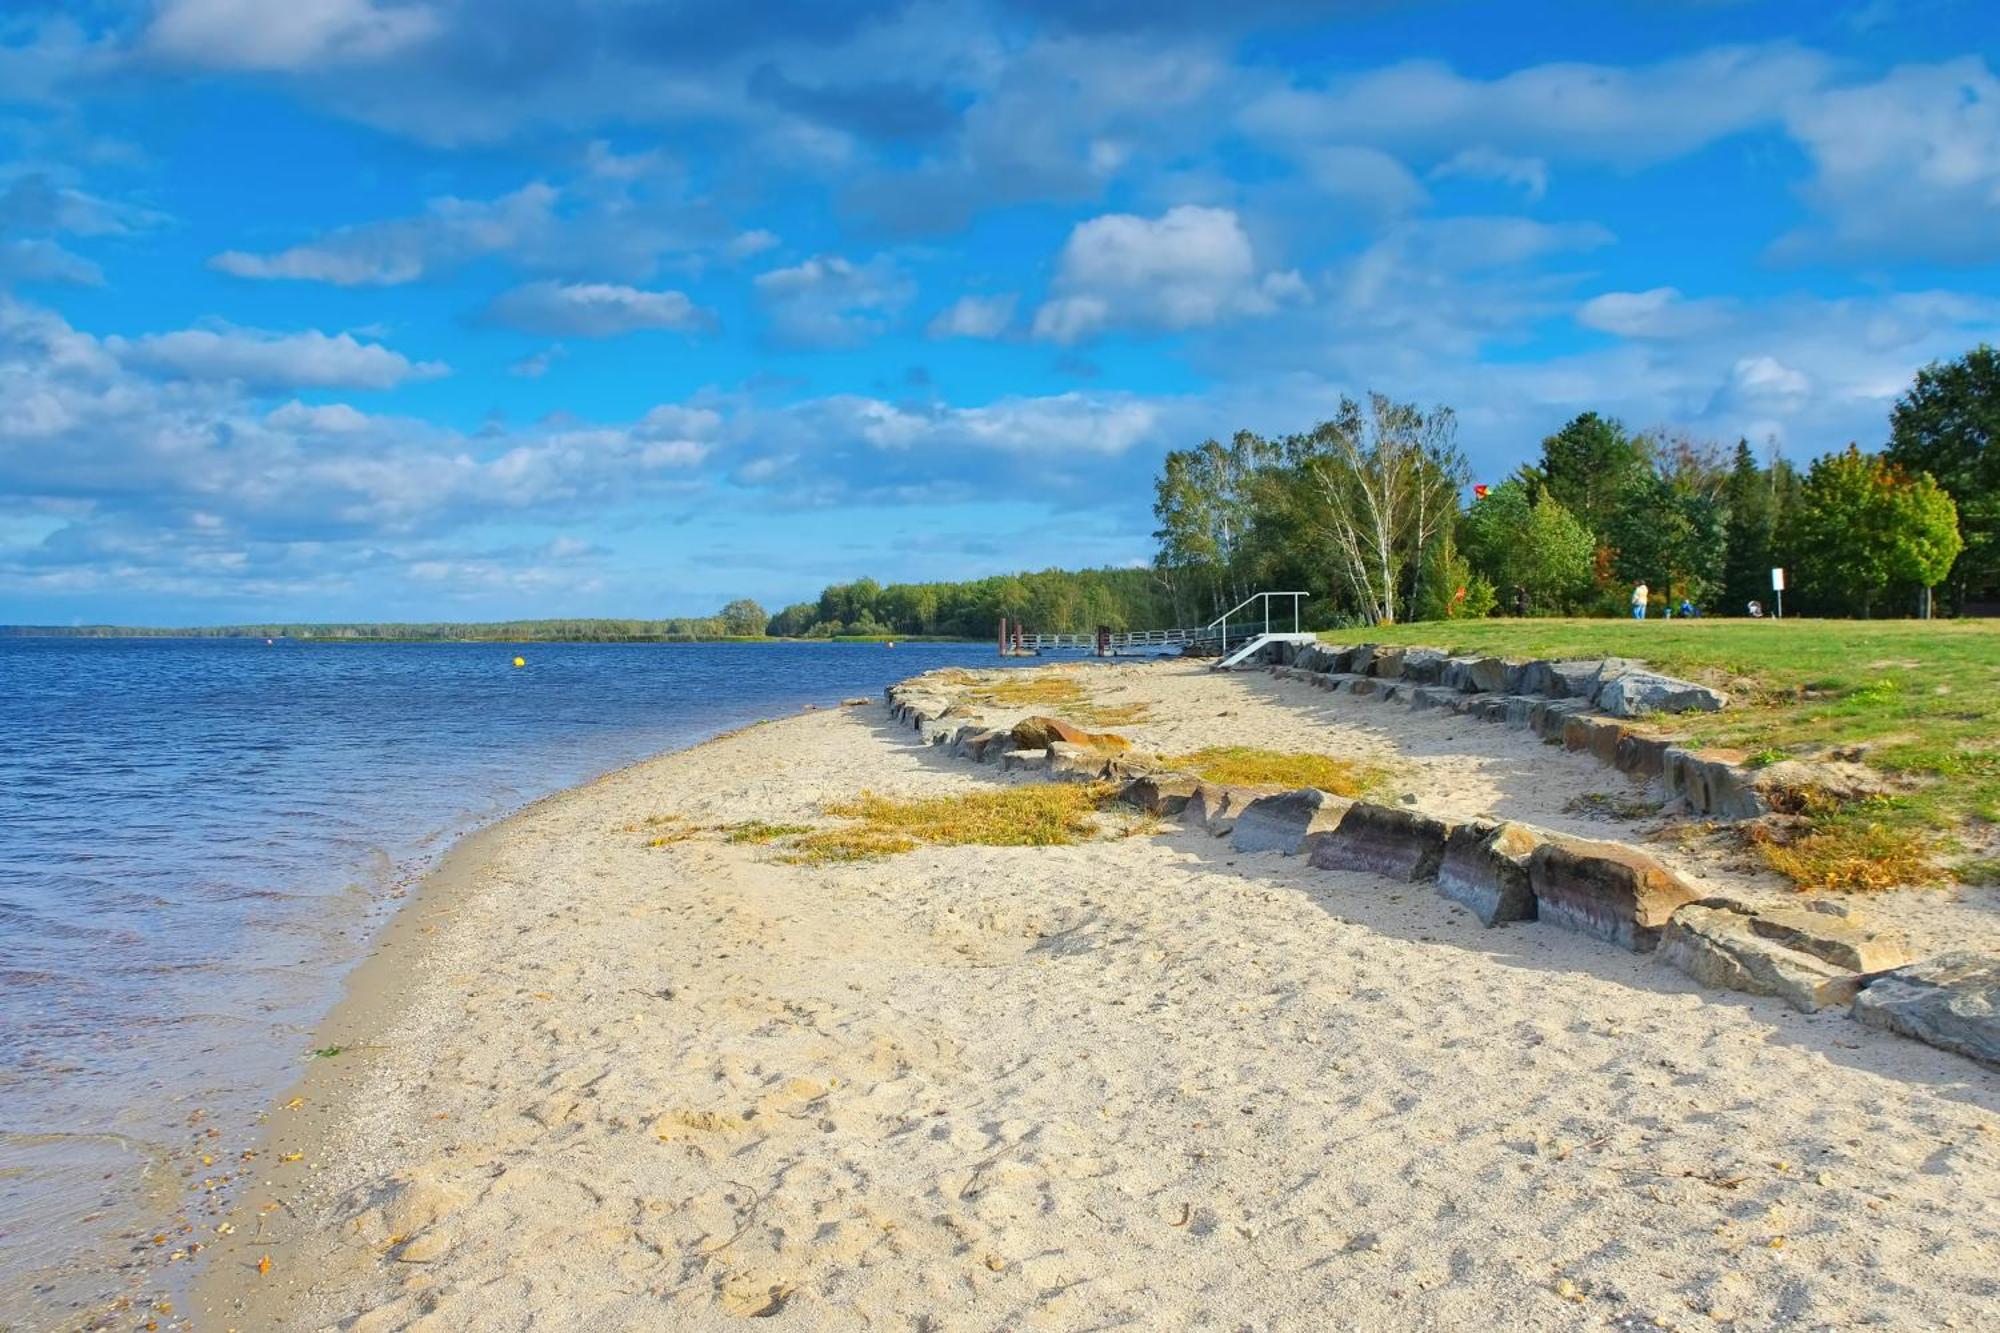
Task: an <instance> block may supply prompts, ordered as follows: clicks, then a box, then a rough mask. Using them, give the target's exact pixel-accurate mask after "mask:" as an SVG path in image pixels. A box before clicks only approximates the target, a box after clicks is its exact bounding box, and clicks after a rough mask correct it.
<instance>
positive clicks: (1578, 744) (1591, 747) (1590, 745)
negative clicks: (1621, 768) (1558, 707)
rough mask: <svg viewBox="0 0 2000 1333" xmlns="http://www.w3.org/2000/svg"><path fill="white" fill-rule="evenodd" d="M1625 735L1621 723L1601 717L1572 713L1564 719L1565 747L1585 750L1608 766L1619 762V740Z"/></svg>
mask: <svg viewBox="0 0 2000 1333" xmlns="http://www.w3.org/2000/svg"><path fill="white" fill-rule="evenodd" d="M1624 735H1625V728H1624V727H1623V726H1622V725H1621V724H1619V723H1616V722H1611V721H1608V720H1606V719H1604V718H1601V717H1591V716H1589V715H1588V714H1584V713H1572V714H1571V715H1570V716H1568V717H1566V718H1564V719H1563V724H1562V743H1563V748H1564V749H1565V750H1580V751H1583V752H1585V753H1587V754H1589V755H1590V756H1591V758H1593V759H1595V760H1597V762H1598V763H1600V764H1603V765H1605V766H1606V767H1609V766H1611V765H1613V764H1615V763H1617V762H1618V742H1619V741H1620V740H1621V739H1623V738H1624Z"/></svg>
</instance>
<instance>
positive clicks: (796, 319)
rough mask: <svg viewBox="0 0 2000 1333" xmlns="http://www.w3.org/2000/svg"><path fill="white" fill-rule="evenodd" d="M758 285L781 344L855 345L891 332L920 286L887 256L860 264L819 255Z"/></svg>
mask: <svg viewBox="0 0 2000 1333" xmlns="http://www.w3.org/2000/svg"><path fill="white" fill-rule="evenodd" d="M752 285H753V286H754V287H755V288H756V291H757V297H758V299H759V300H760V301H761V302H762V303H763V305H764V309H765V311H766V313H767V314H768V315H769V317H770V321H771V332H772V335H773V336H774V337H776V338H777V339H778V340H779V341H780V342H785V343H790V344H793V345H795V346H800V347H852V346H856V345H858V344H860V343H863V342H866V341H868V339H870V338H872V337H875V336H876V335H878V334H880V333H882V332H884V331H886V330H887V329H888V327H889V321H890V320H891V319H892V318H893V317H894V316H895V315H896V314H897V313H898V312H900V311H901V310H902V308H903V307H904V306H905V305H907V304H909V302H910V299H911V298H912V297H913V296H914V295H915V294H916V284H915V283H913V282H912V281H911V280H910V279H909V277H908V276H907V275H906V274H904V273H903V272H902V271H901V270H900V269H898V268H897V267H896V265H895V263H894V261H892V260H891V259H889V257H888V256H886V255H877V256H876V257H875V258H873V259H871V260H869V261H868V262H867V263H865V264H856V263H854V262H853V261H852V260H848V259H844V258H842V257H841V256H839V255H818V256H815V257H813V258H811V259H808V260H806V261H805V262H804V263H801V264H794V265H792V266H791V267H790V268H778V269H772V270H771V271H769V272H768V273H760V274H758V275H757V277H756V278H755V280H754V281H753V283H752Z"/></svg>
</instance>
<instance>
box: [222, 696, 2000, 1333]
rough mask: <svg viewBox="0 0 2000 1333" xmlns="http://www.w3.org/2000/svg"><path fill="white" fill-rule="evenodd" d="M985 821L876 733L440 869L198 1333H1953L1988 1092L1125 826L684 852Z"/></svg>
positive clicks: (639, 775)
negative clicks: (838, 829) (953, 819)
mask: <svg viewBox="0 0 2000 1333" xmlns="http://www.w3.org/2000/svg"><path fill="white" fill-rule="evenodd" d="M1076 669H1077V670H1081V671H1085V672H1088V673H1090V674H1089V676H1088V679H1089V680H1090V681H1091V683H1092V688H1093V691H1094V693H1095V696H1096V697H1097V698H1098V699H1099V701H1100V702H1103V703H1106V704H1118V705H1122V704H1143V705H1145V706H1146V707H1147V709H1148V710H1149V711H1150V716H1149V717H1148V719H1147V720H1145V721H1143V722H1139V723H1136V724H1134V725H1130V726H1120V727H1118V728H1117V730H1119V731H1121V732H1123V733H1125V734H1127V735H1129V736H1131V737H1132V738H1133V739H1134V740H1135V742H1137V743H1139V744H1140V745H1142V746H1143V747H1145V748H1148V749H1153V750H1157V751H1161V752H1175V751H1186V750H1191V749H1195V748H1198V747H1200V746H1202V745H1213V744H1224V743H1228V744H1245V745H1258V746H1268V747H1271V748H1275V749H1283V750H1311V751H1318V752H1324V753H1327V754H1333V755H1337V756H1341V757H1355V758H1369V759H1373V760H1377V761H1380V762H1383V763H1385V764H1388V765H1389V766H1390V767H1391V770H1392V773H1393V777H1392V779H1391V780H1392V782H1393V783H1394V784H1395V788H1396V790H1397V791H1399V792H1404V793H1408V794H1411V795H1413V796H1414V797H1415V798H1416V799H1417V800H1418V801H1419V802H1420V803H1421V805H1422V807H1423V808H1424V809H1425V810H1428V811H1433V812H1436V813H1439V814H1445V815H1452V816H1469V815H1476V814H1493V815H1500V816H1504V817H1508V818H1515V819H1523V820H1528V821H1531V822H1533V823H1536V824H1540V825H1542V826H1544V827H1548V828H1551V829H1556V830H1562V831H1570V832H1578V833H1584V834H1588V835H1591V836H1595V837H1622V838H1630V839H1642V838H1652V839H1655V840H1656V845H1657V846H1658V847H1659V850H1660V853H1661V855H1663V856H1664V857H1667V858H1668V859H1670V860H1672V861H1673V862H1674V864H1676V865H1677V866H1678V867H1679V868H1680V869H1682V870H1683V872H1684V873H1686V874H1688V875H1689V876H1690V877H1693V878H1695V879H1696V882H1697V883H1698V884H1701V885H1702V886H1703V887H1707V886H1709V885H1714V886H1716V887H1729V888H1731V889H1732V890H1735V891H1741V892H1746V893H1752V894H1756V893H1772V892H1776V890H1775V888H1773V887H1772V886H1770V885H1766V884H1761V883H1758V882H1755V881H1752V880H1748V879H1745V878H1743V876H1742V870H1741V867H1740V866H1738V865H1737V864H1735V863H1734V862H1733V861H1731V859H1730V858H1729V857H1727V856H1726V855H1723V854H1721V853H1719V852H1717V851H1715V850H1714V849H1713V848H1712V847H1708V846H1705V845H1703V844H1700V843H1689V844H1688V845H1686V846H1683V845H1681V844H1680V843H1678V842H1674V841H1672V840H1668V841H1665V842H1658V841H1657V838H1658V835H1659V834H1660V832H1661V829H1660V825H1659V821H1658V820H1656V819H1642V820H1639V821H1626V820H1619V819H1607V818H1606V817H1605V816H1604V815H1602V814H1601V813H1597V812H1596V810H1595V807H1593V806H1592V805H1591V803H1590V802H1588V801H1584V800H1581V799H1580V798H1584V797H1588V796H1591V795H1593V794H1606V793H1609V794H1614V795H1616V794H1626V795H1630V794H1632V793H1633V792H1634V791H1636V789H1630V790H1628V789H1627V788H1626V785H1625V784H1626V780H1625V779H1624V778H1622V777H1620V776H1619V775H1618V774H1616V773H1614V772H1611V771H1609V770H1606V769H1604V768H1601V767H1600V766H1598V765H1597V764H1596V763H1595V762H1594V761H1593V760H1591V759H1590V758H1588V757H1587V756H1584V755H1578V754H1570V753H1566V752H1563V751H1560V750H1557V749H1551V748H1549V747H1547V746H1544V745H1542V744H1541V743H1540V742H1539V741H1537V740H1536V739H1535V738H1533V737H1532V736H1528V735H1525V734H1523V733H1518V732H1509V731H1507V730H1506V729H1504V728H1500V727H1494V726H1488V725H1485V724H1481V723H1477V722H1473V721H1469V720H1467V719H1464V718H1460V717H1454V716H1449V715H1437V714H1411V713H1409V712H1407V711H1406V710H1405V709H1402V708H1400V707H1387V706H1383V705H1380V704H1377V703H1375V702H1373V701H1370V700H1365V699H1363V700H1356V699H1350V698H1346V697H1344V696H1333V695H1327V694H1325V693H1322V692H1318V691H1313V690H1310V689H1307V688H1305V687H1302V686H1298V685H1295V684H1293V683H1290V682H1285V681H1281V680H1276V679H1274V678H1272V677H1270V676H1267V675H1265V674H1263V673H1242V674H1234V675H1215V674H1212V673H1209V672H1207V671H1206V670H1204V669H1203V668H1202V667H1201V666H1200V665H1198V664H1181V663H1168V664H1158V665H1119V666H1090V667H1081V668H1076ZM996 716H998V715H996ZM1021 780H1028V779H1024V778H1022V777H1020V776H1019V775H1013V774H1006V775H1003V774H1001V773H1000V772H998V771H997V769H995V768H993V767H990V766H975V765H972V764H970V763H967V762H965V761H963V760H960V759H954V758H952V757H950V756H949V755H947V754H946V753H944V752H943V751H942V750H940V749H936V748H932V747H926V746H924V745H921V744H919V743H918V740H917V737H916V736H915V734H914V733H912V732H911V731H909V730H908V729H907V728H903V727H899V726H895V725H892V724H891V722H890V721H889V718H888V715H887V713H886V710H885V709H884V708H883V707H882V705H881V704H880V703H879V702H871V703H870V704H868V705H866V706H857V707H849V708H845V709H841V710H838V711H822V712H812V713H807V714H804V715H800V716H796V717H792V718H787V719H784V720H781V721H776V722H771V723H768V724H764V725H760V726H756V727H752V728H749V729H747V730H744V731H740V732H737V733H734V734H732V735H729V736H725V737H722V738H720V739H717V740H715V741H712V742H710V743H708V744H706V745H703V746H700V747H697V748H695V749H692V750H687V751H682V752H678V753H673V754H668V755H665V756H662V757H660V758H657V759H654V760H651V761H648V762H645V763H642V764H639V765H637V766H634V767H632V768H628V769H625V770H623V771H620V772H618V773H615V774H612V775H610V776H608V777H605V778H603V779H601V780H599V781H597V782H594V783H592V784H589V785H587V786H584V787H580V788H577V789H574V790H571V791H568V792H565V793H563V794H561V795H558V796H555V797H552V798H549V799H547V800H544V801H541V802H539V803H537V804H535V805H533V806H531V807H529V808H527V809H526V810H524V811H523V812H521V813H520V814H518V815H517V816H515V817H514V818H512V819H510V820H508V821H506V822H505V823H503V824H500V825H498V826H496V827H494V828H491V829H489V830H486V831H484V832H482V833H480V834H478V835H476V836H474V837H472V838H470V839H468V840H467V841H466V842H464V843H463V844H461V845H460V847H459V848H458V849H457V850H456V851H455V852H454V853H453V854H452V855H451V856H450V857H449V858H448V859H447V861H446V862H445V864H444V865H443V866H442V867H441V868H440V869H439V870H438V871H437V872H436V873H435V874H434V875H432V876H431V877H430V879H429V880H428V881H427V882H426V883H425V884H424V886H423V887H422V888H421V890H420V891H419V892H418V893H417V895H416V896H415V897H414V899H413V900H412V901H411V902H410V903H409V905H408V906H407V907H406V908H405V909H404V910H403V911H402V912H401V913H400V914H399V915H398V917H397V918H396V919H395V921H394V922H393V923H392V924H391V925H390V926H389V927H388V929H387V930H386V932H385V933H384V935H383V937H382V938H381V940H380V942H379V944H378V946H377V948H376V949H375V951H374V954H373V956H372V957H371V958H370V959H369V961H368V962H367V963H365V964H364V965H363V967H362V968H361V969H360V970H359V971H358V972H357V973H356V975H355V977H354V979H353V981H352V983H351V986H350V993H349V996H348V998H347V1000H346V1001H345V1002H344V1003H343V1004H342V1005H341V1007H340V1008H339V1009H338V1010H337V1011H336V1012H335V1013H334V1014H333V1015H332V1016H331V1017H330V1018H329V1019H328V1020H327V1022H326V1024H325V1025H324V1026H323V1027H322V1029H321V1032H320V1036H319V1038H318V1039H317V1043H316V1044H319V1045H321V1046H324V1047H339V1048H340V1053H339V1054H338V1055H336V1056H333V1057H331V1058H326V1059H321V1060H317V1061H315V1062H313V1063H312V1065H311V1066H310V1070H309V1073H308V1075H307V1077H306V1078H305V1079H304V1080H303V1082H302V1083H301V1084H300V1085H299V1086H298V1087H296V1088H294V1089H292V1090H291V1091H289V1092H287V1093H286V1094H285V1098H284V1101H283V1102H282V1103H281V1104H280V1105H279V1106H278V1107H276V1108H274V1110H273V1112H272V1115H271V1120H270V1127H269V1136H268V1139H267V1141H266V1143H265V1144H264V1145H263V1147H262V1148H261V1149H260V1150H259V1153H260V1156H259V1159H258V1165H259V1168H260V1169H259V1176H260V1183H259V1185H258V1186H257V1187H256V1188H255V1189H254V1190H252V1191H249V1192H247V1193H246V1195H245V1196H244V1200H243V1203H242V1205H241V1206H240V1208H239V1209H238V1212H237V1214H236V1216H235V1217H234V1218H233V1219H232V1221H231V1222H230V1223H229V1224H227V1225H228V1226H229V1227H230V1228H231V1230H230V1231H229V1232H228V1233H227V1234H223V1235H219V1236H217V1237H216V1238H215V1239H216V1244H215V1246H214V1248H213V1249H212V1250H211V1251H210V1253H209V1257H208V1267H207V1269H206V1272H205V1274H204V1277H203V1280H202V1283H201V1286H200V1287H199V1289H198V1291H197V1293H196V1300H195V1302H194V1308H193V1310H192V1311H191V1312H190V1314H191V1316H192V1317H193V1318H194V1320H195V1321H196V1326H197V1327H201V1328H204V1329H206V1328H214V1329H226V1328H233V1329H241V1330H252V1329H306V1330H317V1329H342V1330H346V1329H352V1330H384V1329H404V1328H408V1329H426V1330H444V1329H454V1330H456V1329H471V1328H476V1329H482V1330H501V1329H529V1328H535V1329H559V1328H589V1329H659V1328H723V1327H730V1326H733V1325H734V1324H735V1321H736V1320H738V1319H741V1318H746V1317H763V1318H769V1319H771V1320H772V1321H773V1326H774V1327H779V1328H796V1329H838V1330H847V1329H854V1330H862V1329H868V1330H909V1331H910V1333H917V1331H919V1330H932V1331H937V1330H968V1331H969V1330H987V1329H993V1330H998V1329H1062V1330H1083V1329H1109V1328H1131V1329H1181V1328H1198V1329H1217V1330H1224V1329H1227V1330H1237V1329H1256V1330H1292V1329H1298V1330H1307V1329H1323V1328H1370V1329H1379V1328H1398V1329H1400V1328H1411V1329H1427V1328H1440V1329H1442V1328H1491V1327H1508V1328H1526V1329H1569V1328H1603V1327H1613V1328H1670V1329H1671V1328H1683V1329H1701V1328H1715V1327H1731V1328H1743V1329H1759V1328H1801V1329H1818V1328H1850V1327H1858V1326H1864V1325H1866V1326H1880V1327H1887V1328H1945V1327H1958V1328H1967V1329H1970V1328H1978V1327H1990V1326H1992V1324H1993V1322H1994V1319H1995V1317H1996V1315H1995V1312H1996V1311H2000V1074H1996V1073H1995V1072H1993V1071H1991V1070H1987V1069H1984V1068H1982V1067H1981V1066H1979V1065H1976V1064H1974V1063H1973V1062H1971V1061H1969V1060H1966V1059H1963V1058H1960V1057H1957V1056H1954V1055H1950V1054H1947V1053H1945V1052H1942V1051H1938V1050H1934V1049H1931V1048H1929V1047H1926V1046H1923V1045H1919V1044H1917V1043H1915V1042H1911V1041H1907V1040H1903V1039H1901V1038H1898V1037H1894V1036H1891V1035H1887V1034H1885V1033H1882V1032H1879V1031H1876V1030H1873V1029H1870V1028H1866V1027H1863V1026H1862V1025H1860V1024H1858V1023H1855V1022H1853V1021H1852V1020H1850V1019H1849V1018H1847V1017H1846V1016H1845V1015H1844V1014H1842V1013H1840V1012H1837V1011H1829V1012H1825V1013H1820V1014H1814V1015H1806V1014H1801V1013H1797V1012H1794V1011H1793V1010H1791V1009H1790V1008H1788V1007H1786V1006H1785V1005H1784V1004H1783V1003H1782V1002H1780V1001H1778V1000H1775V999H1762V998H1754V997H1749V996H1744V995H1739V994H1734V993H1729V992H1721V991H1713V990H1704V989H1702V988H1700V987H1698V986H1697V985H1696V984H1695V983H1693V982H1692V981H1690V980H1689V979H1688V978H1686V977H1684V976H1682V975H1681V974H1680V973H1678V972H1676V971H1673V970H1672V969H1670V968H1668V967H1666V966H1664V965H1663V964H1661V963H1660V962H1659V961H1658V960H1657V959H1656V958H1653V957H1650V956H1642V955H1634V954H1630V953H1624V952H1621V951H1619V950H1616V949H1612V948H1608V947H1606V946H1605V945H1603V944H1602V943H1600V942H1598V941H1595V940H1590V939H1586V938H1583V937H1580V936H1577V935H1573V934H1569V933H1566V932H1564V931H1561V930H1558V929H1554V928H1551V927H1546V926H1538V925H1535V924H1522V925H1514V926H1507V927H1501V928H1496V929H1487V928H1484V927H1482V926H1481V925H1480V924H1479V923H1478V922H1477V921H1476V920H1475V919H1473V918H1472V917H1471V916H1470V915H1469V914H1468V913H1466V912H1465V911H1464V909H1462V908H1460V907H1458V906H1456V905H1455V904H1453V903H1451V902H1449V901H1448V900H1446V899H1444V898H1442V897H1440V896H1438V895H1437V894H1436V893H1435V892H1434V891H1433V890H1432V888H1431V887H1430V886H1428V885H1407V884H1392V883H1389V882H1388V881H1385V880H1381V879H1378V878H1375V877H1373V876H1368V875H1363V874H1354V873H1341V872H1330V871H1324V870H1315V869H1311V868H1309V867H1308V866H1306V865H1305V864H1303V862H1302V861H1300V860H1298V859H1296V858H1287V857H1283V856H1280V855H1277V854H1258V855H1243V854H1237V853H1235V852H1233V851H1232V850H1231V849H1230V847H1229V845H1228V843H1227V841H1226V840H1221V839H1216V838H1212V837H1210V836H1209V835H1208V834H1206V833H1205V832H1203V831H1200V830H1196V829H1184V828H1180V827H1177V826H1176V825H1175V824H1173V823H1172V822H1171V821H1169V822H1168V823H1167V824H1166V825H1165V826H1163V827H1162V828H1161V829H1160V830H1159V831H1158V832H1157V833H1153V834H1149V835H1144V836H1132V837H1124V838H1118V839H1113V840H1106V841H1098V842H1088V843H1083V844H1080V845H1076V846H1066V847H1050V848H991V847H924V848H920V849H918V850H916V851H914V852H910V853H908V854H905V855H900V856H895V857H892V858H889V859H886V860H882V861H875V862H862V863H854V864H840V865H826V866H807V865H792V864H785V863H783V862H782V861H781V860H780V859H779V856H778V855H777V850H776V849H775V848H773V847H771V846H763V845H757V844H753V843H733V842H730V841H727V840H726V839H725V837H724V836H723V835H722V834H721V833H719V832H715V831H713V830H714V828H715V827H716V826H722V825H731V824H736V823H740V822H742V821H748V820H762V821H769V822H772V823H796V824H812V823H815V822H822V821H823V820H824V814H823V811H824V808H825V807H826V806H827V805H828V804H829V803H832V802H836V801H839V800H842V799H845V798H850V797H852V796H854V795H855V794H857V793H859V792H860V791H862V790H870V791H874V792H877V793H883V794H890V795H931V794H949V793H958V792H968V791H974V790H979V789H982V788H990V787H992V786H993V785H995V784H998V783H1002V782H1011V781H1021ZM669 817H672V818H673V819H675V820H678V821H681V822H680V823H667V822H661V821H665V820H667V819H668V818H669ZM648 821H655V822H653V823H651V824H649V823H648ZM682 827H687V828H698V829H700V830H703V831H701V832H697V833H695V834H694V835H693V836H688V837H684V838H678V840H674V839H663V838H662V836H661V834H660V832H659V830H661V829H663V828H682ZM676 836H677V837H678V835H676ZM655 842H663V845H653V844H654V843H655ZM1869 908H1870V910H1871V911H1876V910H1879V911H1880V912H1882V913H1883V914H1884V916H1885V918H1886V917H1888V916H1891V915H1893V918H1894V920H1895V921H1896V923H1897V924H1898V925H1899V926H1902V927H1903V928H1905V929H1907V930H1909V932H1910V933H1911V935H1912V937H1913V940H1914V941H1915V942H1916V943H1917V945H1918V948H1919V952H1929V951H1932V950H1933V949H1935V948H1938V947H1941V946H1942V945H1943V944H1946V943H1960V944H1962V943H1963V942H1964V932H1966V931H1968V930H1979V931H1982V932H1984V933H1985V936H1986V937H1988V938H1990V934H1991V931H1992V929H1993V924H1994V921H1995V917H1994V915H1993V913H1994V910H1995V900H1994V896H1993V894H1992V891H1974V890H1965V891H1962V892H1959V893H1957V894H1955V895H1944V894H1934V895H1903V896H1902V899H1901V900H1900V901H1898V902H1896V903H1893V904H1891V903H1887V902H1885V903H1883V904H1881V905H1880V906H1879V908H1878V907H1877V906H1876V905H1874V904H1870V905H1869ZM266 1260H268V1263H265V1261H266Z"/></svg>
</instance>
